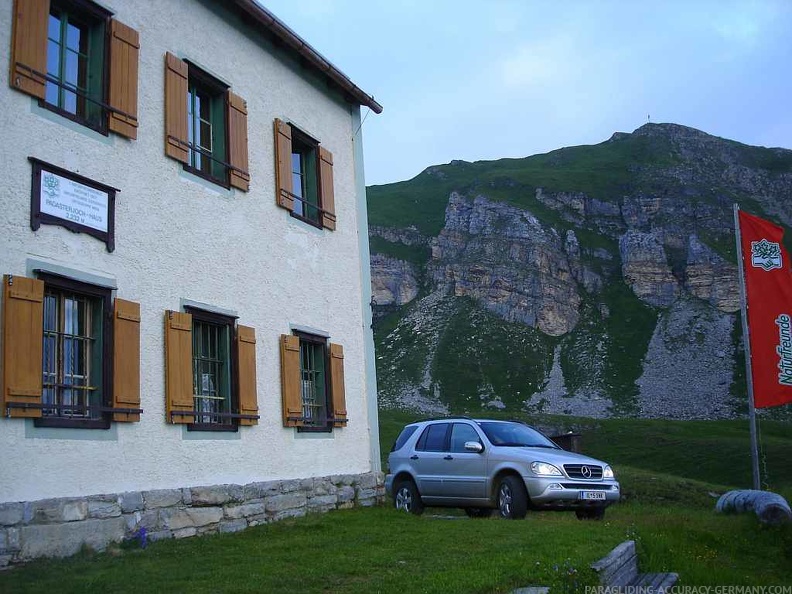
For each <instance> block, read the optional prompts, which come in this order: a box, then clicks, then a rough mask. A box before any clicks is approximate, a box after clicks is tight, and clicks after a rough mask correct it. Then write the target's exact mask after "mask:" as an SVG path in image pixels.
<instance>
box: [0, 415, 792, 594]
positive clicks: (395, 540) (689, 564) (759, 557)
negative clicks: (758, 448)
mask: <svg viewBox="0 0 792 594" xmlns="http://www.w3.org/2000/svg"><path fill="white" fill-rule="evenodd" d="M414 418H415V415H413V414H410V413H408V412H404V411H382V413H381V416H380V427H381V443H382V447H383V455H386V454H387V450H388V449H389V448H390V444H391V443H392V442H393V440H394V439H395V438H396V435H397V434H398V432H399V431H400V429H401V427H402V426H403V425H404V424H405V423H406V422H409V421H411V420H414ZM525 418H530V419H531V420H532V421H533V422H535V423H545V424H549V425H558V424H564V423H566V424H567V425H568V426H570V427H575V428H576V429H578V430H579V431H580V432H581V433H582V436H583V437H582V444H583V450H584V451H585V452H586V453H591V454H593V455H597V456H601V457H603V458H605V459H606V460H608V461H609V462H611V463H613V465H614V467H615V469H616V473H617V477H618V478H619V480H620V482H621V484H622V490H623V493H624V495H625V501H624V502H622V503H620V504H617V505H615V506H612V507H611V508H609V509H608V512H607V514H606V517H605V520H604V521H603V522H580V521H578V520H576V519H575V516H574V514H571V513H552V512H542V513H536V512H534V513H529V516H528V518H527V519H526V520H524V521H514V522H509V521H505V520H499V519H490V520H470V519H467V518H465V517H462V516H460V515H459V514H454V513H449V511H448V510H439V509H437V508H430V509H428V510H427V512H426V514H424V515H423V516H421V517H413V516H408V515H405V514H400V513H396V512H395V511H394V510H392V509H390V508H389V507H383V508H370V509H357V510H345V511H336V512H331V513H328V514H324V515H310V516H307V517H305V518H300V519H296V520H285V521H282V522H279V523H275V524H270V525H267V526H259V527H256V528H251V529H248V530H246V531H244V532H241V533H238V534H230V535H211V536H204V537H201V538H191V539H185V540H179V541H160V542H156V543H153V544H151V545H150V546H149V547H148V548H147V549H145V550H141V549H138V548H134V547H126V546H125V547H117V548H114V549H113V550H112V551H111V552H109V553H103V554H91V553H85V554H83V555H79V556H77V557H73V558H70V559H66V560H45V561H37V562H33V563H30V564H29V565H27V566H24V567H19V568H15V569H13V570H11V571H6V572H2V573H0V592H66V593H68V592H80V593H82V592H88V593H90V592H108V591H110V592H119V593H125V592H130V593H138V592H184V591H190V592H195V593H199V594H200V593H203V592H207V593H208V592H276V591H277V592H281V591H285V592H288V591H293V592H308V593H312V592H316V593H319V592H322V593H327V592H351V593H357V592H360V593H363V592H366V593H368V592H382V593H389V592H394V593H404V592H427V593H435V592H437V593H445V592H459V593H482V594H483V593H494V592H504V593H505V592H510V591H511V590H513V589H514V588H517V587H522V586H527V585H549V586H551V587H552V592H577V591H582V590H583V588H584V586H586V585H593V584H595V583H596V576H595V575H594V574H593V572H592V571H591V570H590V569H589V565H590V563H592V562H593V561H594V560H596V559H598V558H600V557H602V556H604V555H605V554H607V552H608V551H609V550H610V549H612V548H613V547H614V546H615V545H616V544H618V543H619V542H622V541H623V540H626V539H627V538H632V539H635V540H636V543H637V548H638V555H639V563H640V566H641V570H642V571H676V572H678V573H679V574H680V579H681V584H682V585H687V586H713V585H732V586H736V585H744V586H758V585H787V584H790V583H792V525H786V526H781V527H762V526H760V525H759V524H758V522H757V520H756V518H755V517H753V516H752V515H750V514H741V515H722V514H717V513H715V511H714V503H715V497H716V496H717V495H719V494H721V493H723V492H724V491H726V490H728V489H732V488H744V487H745V486H746V484H747V481H748V480H749V474H748V467H747V465H746V462H745V461H744V460H745V459H746V458H747V447H748V431H747V423H746V422H745V421H716V422H706V421H695V422H686V421H652V420H629V419H628V420H591V419H580V418H568V417H560V416H556V417H527V416H526V417H525ZM761 426H762V434H763V436H764V439H763V444H764V451H765V462H766V465H767V468H768V473H769V476H770V478H771V486H773V487H774V488H777V489H778V490H779V491H780V492H781V493H782V494H785V496H786V497H787V498H789V497H790V496H791V495H792V461H790V458H789V455H788V452H789V451H790V450H792V424H789V423H780V422H769V421H764V422H762V424H761Z"/></svg>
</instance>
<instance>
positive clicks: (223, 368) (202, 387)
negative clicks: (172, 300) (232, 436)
mask: <svg viewBox="0 0 792 594" xmlns="http://www.w3.org/2000/svg"><path fill="white" fill-rule="evenodd" d="M191 311H192V314H193V329H192V339H193V398H194V401H195V407H194V408H195V410H196V411H199V412H200V413H201V414H197V415H196V416H195V424H196V425H198V426H212V425H233V422H232V418H231V417H228V416H224V414H225V413H231V412H232V402H231V366H232V364H233V362H232V360H231V328H232V326H233V319H231V318H228V319H222V318H220V317H219V316H207V315H206V314H205V313H203V312H201V311H199V310H191Z"/></svg>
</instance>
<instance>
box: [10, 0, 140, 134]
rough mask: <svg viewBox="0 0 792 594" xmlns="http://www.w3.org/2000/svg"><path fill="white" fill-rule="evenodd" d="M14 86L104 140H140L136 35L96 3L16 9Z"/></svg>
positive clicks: (60, 1) (72, 0) (56, 0)
mask: <svg viewBox="0 0 792 594" xmlns="http://www.w3.org/2000/svg"><path fill="white" fill-rule="evenodd" d="M13 23H14V31H13V34H12V39H13V42H12V57H11V64H12V67H11V79H10V83H11V86H12V87H14V88H16V89H18V90H19V91H21V92H23V93H27V94H29V95H32V96H33V97H37V98H38V99H40V100H41V105H42V106H43V107H45V108H47V109H50V110H52V111H55V112H56V113H59V114H61V115H63V116H64V117H67V118H69V119H72V120H74V121H76V122H79V123H80V124H83V125H85V126H87V127H90V128H93V129H94V130H97V131H99V132H101V133H103V134H106V133H107V131H108V130H110V131H112V132H116V133H118V134H121V135H123V136H126V137H128V138H136V137H137V125H138V122H137V75H138V53H139V49H140V44H139V35H138V33H137V31H135V30H134V29H131V28H130V27H127V26H126V25H124V24H123V23H120V22H118V21H116V20H114V19H112V18H111V14H110V13H109V12H108V11H107V10H106V9H104V8H102V7H100V6H99V5H97V4H95V3H93V2H91V1H90V0H51V1H50V2H46V1H45V2H16V3H15V7H14V20H13Z"/></svg>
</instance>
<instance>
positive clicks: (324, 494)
mask: <svg viewBox="0 0 792 594" xmlns="http://www.w3.org/2000/svg"><path fill="white" fill-rule="evenodd" d="M384 497H385V487H384V480H383V475H382V473H378V472H376V473H375V472H372V473H366V474H359V475H335V476H326V477H320V478H308V479H295V480H286V481H268V482H262V483H250V484H247V485H214V486H205V487H186V488H183V489H160V490H155V491H132V492H127V493H116V494H111V495H93V496H89V497H83V498H58V499H41V500H39V501H27V502H19V503H0V568H6V567H9V566H10V565H13V564H16V563H22V562H25V561H29V560H31V559H34V558H37V557H67V556H69V555H73V554H75V553H77V552H78V551H79V550H80V549H81V548H82V547H83V546H87V547H90V548H91V549H94V550H96V551H102V550H104V549H105V548H106V547H107V546H108V545H109V544H111V543H117V542H120V541H122V540H124V539H130V538H139V537H140V535H141V532H142V531H145V535H146V538H147V540H150V541H155V540H161V539H165V538H185V537H188V536H198V535H202V534H213V533H216V532H238V531H240V530H244V529H245V528H248V527H249V526H257V525H259V524H265V523H268V522H275V521H278V520H282V519H284V518H293V517H299V516H304V515H305V514H307V513H309V512H326V511H330V510H334V509H348V508H352V507H355V506H359V507H367V506H372V505H376V504H378V503H381V502H382V501H383V500H384Z"/></svg>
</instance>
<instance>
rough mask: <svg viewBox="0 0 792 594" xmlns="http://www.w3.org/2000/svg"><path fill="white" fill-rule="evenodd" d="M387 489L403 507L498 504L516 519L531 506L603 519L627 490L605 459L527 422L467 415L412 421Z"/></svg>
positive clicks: (487, 507)
mask: <svg viewBox="0 0 792 594" xmlns="http://www.w3.org/2000/svg"><path fill="white" fill-rule="evenodd" d="M385 488H386V490H387V492H388V495H389V496H390V497H392V498H393V504H394V506H395V507H396V509H401V510H404V511H407V512H410V513H413V514H420V513H422V512H423V508H424V505H427V506H441V507H461V508H464V509H465V512H467V514H468V515H469V516H471V517H486V516H489V515H491V514H492V513H493V512H494V510H496V509H497V510H498V512H499V513H500V515H501V516H502V517H504V518H509V519H516V518H523V517H525V514H526V512H527V511H528V508H531V509H556V510H575V512H576V513H577V516H578V518H581V519H601V518H602V517H603V516H604V514H605V508H606V507H607V506H608V505H610V504H611V503H614V502H616V501H618V500H619V494H620V491H619V483H618V482H616V479H615V478H614V476H613V470H612V469H611V467H610V466H608V465H607V464H605V463H604V462H600V461H599V460H595V459H593V458H589V457H588V456H583V455H581V454H576V453H573V452H567V451H565V450H562V449H561V448H559V447H558V446H557V445H555V444H554V443H553V442H552V441H550V440H549V439H547V438H546V437H545V436H544V435H542V434H541V433H539V432H538V431H536V430H535V429H532V428H531V427H529V426H528V425H525V424H523V423H519V422H515V421H494V420H485V419H476V420H474V419H468V418H464V417H457V418H449V419H435V420H430V421H420V422H417V423H410V424H409V425H407V426H406V427H405V428H404V429H403V430H402V432H401V434H400V435H399V437H398V439H396V443H395V444H394V445H393V448H392V449H391V453H390V456H389V457H388V474H387V476H386V477H385Z"/></svg>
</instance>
